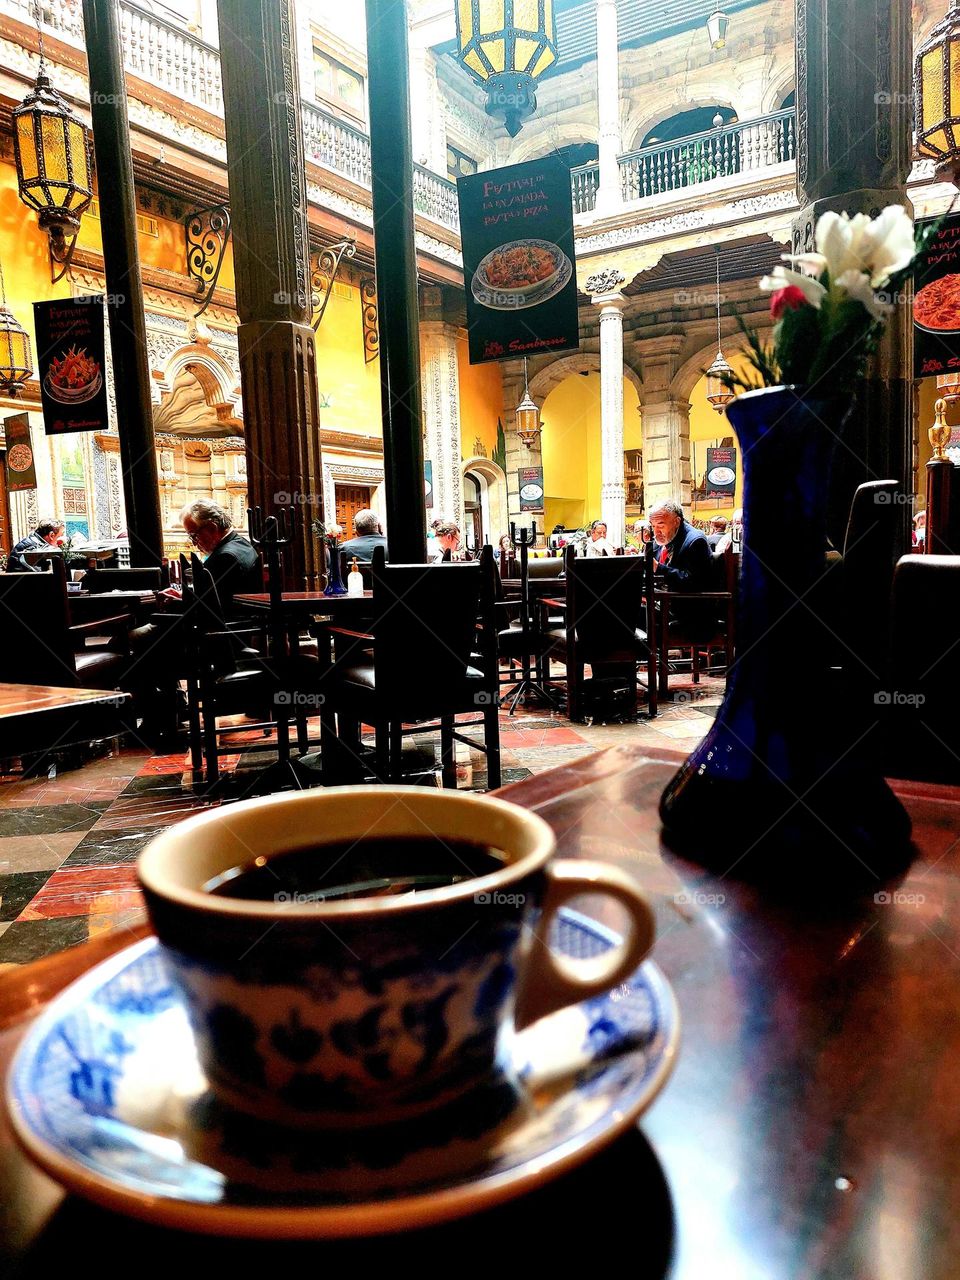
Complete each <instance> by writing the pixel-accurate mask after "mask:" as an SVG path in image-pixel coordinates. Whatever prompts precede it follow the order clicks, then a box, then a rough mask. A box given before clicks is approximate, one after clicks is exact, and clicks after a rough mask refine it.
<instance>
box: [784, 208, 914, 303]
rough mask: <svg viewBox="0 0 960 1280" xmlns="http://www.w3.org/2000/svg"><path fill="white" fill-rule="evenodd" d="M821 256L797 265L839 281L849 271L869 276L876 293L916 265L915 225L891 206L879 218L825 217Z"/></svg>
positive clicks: (820, 226) (802, 257) (800, 258)
mask: <svg viewBox="0 0 960 1280" xmlns="http://www.w3.org/2000/svg"><path fill="white" fill-rule="evenodd" d="M814 240H815V243H816V249H817V252H816V253H815V254H799V255H797V256H796V257H795V258H794V259H793V261H794V262H796V263H797V265H799V266H807V267H810V268H812V269H813V270H815V271H817V272H818V274H819V273H820V272H822V271H829V273H830V279H831V280H839V279H840V277H841V276H843V275H845V274H846V273H847V272H848V271H858V272H866V274H867V275H868V276H869V277H870V283H871V284H872V285H873V287H874V288H875V289H879V288H882V287H883V285H885V284H886V283H887V281H888V280H889V279H890V277H891V275H893V274H894V273H895V272H897V271H902V270H904V268H906V267H908V266H909V265H910V263H911V262H912V261H913V255H914V241H913V221H912V219H911V218H910V215H909V214H908V213H907V211H906V209H904V208H903V206H902V205H898V204H892V205H889V206H888V207H887V208H886V209H884V211H883V212H882V213H881V214H880V215H879V216H878V217H876V218H872V219H871V218H868V217H867V215H866V214H865V213H858V214H856V215H855V216H854V217H853V218H851V217H849V216H848V215H847V214H845V213H844V214H840V213H825V214H824V215H823V217H822V218H821V219H820V221H819V222H818V223H817V230H816V234H815V237H814Z"/></svg>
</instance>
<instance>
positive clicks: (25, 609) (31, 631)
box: [0, 560, 129, 689]
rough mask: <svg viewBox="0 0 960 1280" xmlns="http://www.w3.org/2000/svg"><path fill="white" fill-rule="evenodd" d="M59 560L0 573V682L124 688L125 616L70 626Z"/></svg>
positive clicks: (125, 658)
mask: <svg viewBox="0 0 960 1280" xmlns="http://www.w3.org/2000/svg"><path fill="white" fill-rule="evenodd" d="M59 564H60V568H59V570H58V569H56V568H55V569H54V571H53V572H52V573H3V574H0V629H2V633H3V644H2V645H0V680H3V681H5V682H9V683H12V684H48V685H61V686H66V687H71V688H91V689H120V688H123V687H124V681H125V677H126V675H127V666H128V664H127V657H128V653H129V646H128V644H127V627H128V625H129V618H128V615H127V614H126V613H123V614H120V615H117V616H114V617H108V618H100V619H97V620H96V621H94V622H84V623H79V624H76V625H74V624H72V623H71V621H70V602H69V597H68V595H67V586H66V580H65V577H64V574H63V562H62V560H61V561H60V562H59ZM89 640H93V641H94V643H93V644H92V645H91V644H88V641H89ZM98 642H99V643H98Z"/></svg>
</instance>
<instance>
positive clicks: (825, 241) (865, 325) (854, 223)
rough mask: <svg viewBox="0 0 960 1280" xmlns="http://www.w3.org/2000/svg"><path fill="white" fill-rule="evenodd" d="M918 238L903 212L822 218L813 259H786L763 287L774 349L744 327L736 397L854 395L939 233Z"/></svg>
mask: <svg viewBox="0 0 960 1280" xmlns="http://www.w3.org/2000/svg"><path fill="white" fill-rule="evenodd" d="M939 227H940V223H939V222H936V223H927V224H926V225H925V226H923V227H922V228H920V229H919V230H917V231H915V230H914V225H913V220H912V219H911V217H910V215H909V214H908V213H907V211H906V209H904V208H903V207H902V206H901V205H890V206H889V207H888V208H886V209H884V210H883V212H882V213H881V214H879V216H878V217H876V218H869V217H867V216H866V214H862V213H858V214H857V215H856V216H855V217H853V218H850V217H848V216H847V215H846V214H838V213H825V214H824V215H823V216H822V217H821V219H820V221H819V222H818V223H817V228H816V233H815V237H814V246H815V247H814V252H812V253H799V254H785V255H784V261H785V262H788V263H790V266H788V267H782V266H778V267H775V268H774V269H773V271H772V273H771V274H770V275H768V276H764V278H763V279H762V280H761V281H760V288H761V289H762V290H763V291H764V292H765V293H769V294H771V295H772V296H771V298H770V315H771V318H772V319H773V321H774V330H773V342H772V343H771V344H764V343H763V342H762V341H761V340H760V338H759V337H758V335H757V334H756V333H755V332H754V331H753V330H751V329H749V328H748V327H747V326H746V325H744V324H743V323H742V322H741V328H742V329H743V332H744V334H745V335H746V338H747V342H748V351H747V361H748V364H749V366H750V367H749V370H748V372H747V373H746V374H743V375H741V374H738V373H736V372H735V371H734V370H730V371H729V372H728V373H725V374H722V375H721V381H723V382H724V384H725V385H726V386H727V387H728V388H729V389H730V390H732V391H751V390H756V389H757V388H760V387H780V386H797V387H805V388H806V389H807V391H808V393H810V394H815V395H816V396H817V398H818V399H821V400H828V399H831V398H832V397H834V396H838V395H851V394H852V393H853V391H854V390H855V388H856V385H857V382H858V380H859V379H860V378H861V377H862V376H863V373H864V371H865V369H866V365H867V362H868V360H869V359H870V357H871V356H872V355H873V353H874V352H875V351H876V349H877V347H878V346H879V344H880V340H881V338H882V337H883V331H884V328H885V326H886V322H887V320H888V318H889V317H890V315H891V314H892V313H893V311H894V308H895V306H896V304H897V303H898V302H899V301H900V300H901V298H902V293H901V290H902V288H903V285H904V283H905V282H906V281H907V279H908V278H909V276H910V274H911V272H912V271H913V267H914V263H915V261H916V259H917V256H918V255H919V254H920V253H922V252H923V251H924V250H925V249H926V247H927V245H928V244H929V243H930V242H931V241H932V239H933V237H934V236H935V235H936V233H937V231H938V230H939Z"/></svg>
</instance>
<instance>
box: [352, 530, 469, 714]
mask: <svg viewBox="0 0 960 1280" xmlns="http://www.w3.org/2000/svg"><path fill="white" fill-rule="evenodd" d="M483 580H484V567H483V565H482V564H481V562H480V561H477V560H474V561H471V562H469V563H465V564H430V565H424V564H386V563H385V560H384V555H383V550H382V548H380V547H378V548H377V549H376V551H375V552H374V556H373V613H374V621H373V634H374V636H375V637H376V643H375V646H374V657H375V666H376V680H377V690H378V692H380V691H383V693H384V695H385V696H386V697H388V698H395V699H399V698H400V697H401V696H403V697H404V698H406V699H409V698H411V697H415V695H416V690H417V688H418V687H420V688H424V689H425V690H429V689H430V688H431V687H432V686H436V687H438V688H442V687H443V686H444V684H446V683H448V682H456V681H459V680H461V679H462V678H463V675H464V673H465V671H466V669H467V666H468V665H469V662H470V655H471V653H472V651H473V644H474V635H475V631H476V624H477V617H478V615H479V613H480V604H481V589H482V587H483ZM491 586H492V581H491Z"/></svg>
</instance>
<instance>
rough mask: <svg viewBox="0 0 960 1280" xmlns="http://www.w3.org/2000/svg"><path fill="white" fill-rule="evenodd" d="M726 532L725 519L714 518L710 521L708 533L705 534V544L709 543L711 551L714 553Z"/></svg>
mask: <svg viewBox="0 0 960 1280" xmlns="http://www.w3.org/2000/svg"><path fill="white" fill-rule="evenodd" d="M726 532H727V517H726V516H714V517H713V519H712V520H711V521H710V532H709V533H708V534H707V542H709V543H710V550H711V551H716V549H717V547H718V546H719V545H720V543H721V542H722V541H723V537H724V534H725V533H726Z"/></svg>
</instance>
